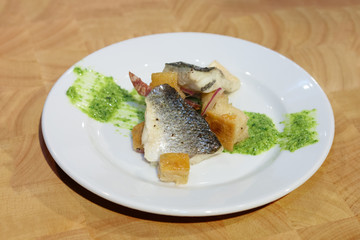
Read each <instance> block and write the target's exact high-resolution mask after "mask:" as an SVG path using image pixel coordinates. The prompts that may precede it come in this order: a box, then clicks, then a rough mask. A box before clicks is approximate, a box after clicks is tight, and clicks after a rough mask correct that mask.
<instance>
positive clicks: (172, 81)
mask: <svg viewBox="0 0 360 240" xmlns="http://www.w3.org/2000/svg"><path fill="white" fill-rule="evenodd" d="M165 83H166V84H169V85H170V86H171V87H173V88H175V90H176V91H177V92H178V93H179V94H180V96H181V97H182V98H185V94H184V93H183V92H182V91H181V89H180V86H179V85H178V74H177V73H176V72H158V73H153V74H151V83H150V87H151V88H154V87H156V86H159V85H161V84H165Z"/></svg>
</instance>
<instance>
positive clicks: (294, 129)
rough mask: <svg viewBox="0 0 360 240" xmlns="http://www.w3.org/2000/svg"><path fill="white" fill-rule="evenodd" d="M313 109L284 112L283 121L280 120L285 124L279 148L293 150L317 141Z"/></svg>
mask: <svg viewBox="0 0 360 240" xmlns="http://www.w3.org/2000/svg"><path fill="white" fill-rule="evenodd" d="M315 111H316V110H315V109H312V110H303V111H301V112H298V113H291V114H286V119H285V121H283V122H281V123H282V124H284V125H285V127H284V130H283V132H282V133H281V134H280V139H279V144H280V147H281V149H283V150H288V151H290V152H294V151H295V150H297V149H299V148H302V147H305V146H307V145H310V144H314V143H316V142H318V141H319V139H318V133H317V132H316V126H317V122H316V120H315Z"/></svg>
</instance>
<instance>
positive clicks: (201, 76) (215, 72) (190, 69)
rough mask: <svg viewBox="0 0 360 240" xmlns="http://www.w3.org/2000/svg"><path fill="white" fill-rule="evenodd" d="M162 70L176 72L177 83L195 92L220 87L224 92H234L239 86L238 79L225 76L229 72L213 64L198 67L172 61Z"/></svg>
mask: <svg viewBox="0 0 360 240" xmlns="http://www.w3.org/2000/svg"><path fill="white" fill-rule="evenodd" d="M219 65H220V64H219ZM223 69H225V68H223ZM163 72H177V73H178V83H179V85H180V86H182V87H184V88H187V89H190V90H193V91H196V92H203V93H209V92H213V91H215V90H216V89H218V88H220V87H221V88H223V89H224V90H225V91H226V92H234V91H236V90H238V89H239V88H240V80H239V79H237V78H235V77H231V78H227V76H230V73H229V74H228V72H227V71H226V74H224V73H223V72H222V71H221V70H220V69H219V68H217V67H215V66H212V67H199V66H195V65H192V64H188V63H184V62H174V63H166V64H165V68H164V70H163Z"/></svg>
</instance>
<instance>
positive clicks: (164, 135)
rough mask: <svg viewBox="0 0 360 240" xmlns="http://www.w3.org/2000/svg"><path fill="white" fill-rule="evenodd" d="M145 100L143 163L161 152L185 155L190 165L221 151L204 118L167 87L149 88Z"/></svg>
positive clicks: (156, 156)
mask: <svg viewBox="0 0 360 240" xmlns="http://www.w3.org/2000/svg"><path fill="white" fill-rule="evenodd" d="M145 101H146V112H145V126H144V130H143V134H142V142H143V144H144V150H145V153H144V156H145V159H146V160H147V161H149V162H157V161H159V158H160V155H161V154H163V153H187V154H189V156H190V162H191V163H192V164H194V163H198V162H200V161H202V160H204V159H205V158H208V157H210V156H212V155H213V154H217V153H220V152H222V150H223V147H222V146H221V143H220V142H219V140H218V138H217V137H216V135H215V134H214V133H213V132H212V131H211V130H210V128H209V125H208V123H207V122H206V121H205V119H204V118H203V117H202V116H201V115H200V114H199V113H198V112H197V111H195V110H194V109H193V108H192V107H191V106H189V105H188V104H187V103H185V102H184V100H183V99H182V98H181V97H180V95H179V94H178V93H177V91H176V90H175V89H174V88H172V87H171V86H169V85H168V84H162V85H159V86H157V87H155V88H153V89H152V90H151V92H150V93H149V94H148V95H147V97H146V99H145Z"/></svg>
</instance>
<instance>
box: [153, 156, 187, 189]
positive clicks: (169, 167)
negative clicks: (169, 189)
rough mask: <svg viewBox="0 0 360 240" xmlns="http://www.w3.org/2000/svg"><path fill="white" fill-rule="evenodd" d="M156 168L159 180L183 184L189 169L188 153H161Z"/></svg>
mask: <svg viewBox="0 0 360 240" xmlns="http://www.w3.org/2000/svg"><path fill="white" fill-rule="evenodd" d="M158 170H159V178H160V180H161V181H163V182H175V183H176V184H185V183H187V181H188V177H189V171H190V158H189V155H188V154H185V153H164V154H161V155H160V161H159V169H158Z"/></svg>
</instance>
